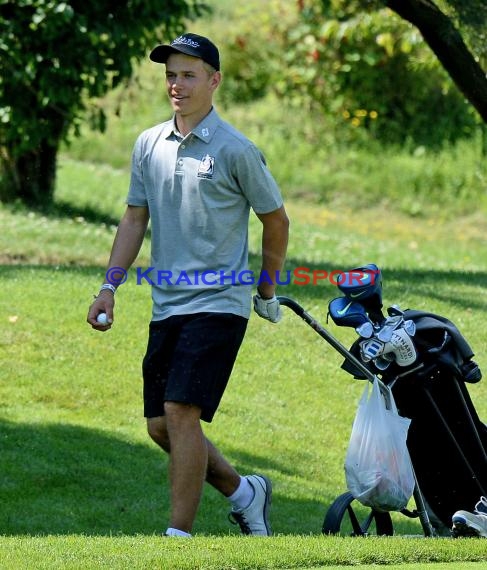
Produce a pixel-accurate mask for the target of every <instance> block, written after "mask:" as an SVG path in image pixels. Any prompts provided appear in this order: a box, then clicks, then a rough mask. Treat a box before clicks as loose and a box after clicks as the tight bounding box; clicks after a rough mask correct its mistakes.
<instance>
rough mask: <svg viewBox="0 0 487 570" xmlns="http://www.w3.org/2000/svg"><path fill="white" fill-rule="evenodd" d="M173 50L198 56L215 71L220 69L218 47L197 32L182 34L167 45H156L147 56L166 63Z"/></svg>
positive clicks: (157, 61)
mask: <svg viewBox="0 0 487 570" xmlns="http://www.w3.org/2000/svg"><path fill="white" fill-rule="evenodd" d="M175 52H180V53H185V54H186V55H192V56H193V57H199V58H200V59H202V60H203V61H204V62H206V63H208V64H209V65H211V67H213V68H214V69H216V70H217V71H219V70H220V54H219V53H218V48H217V47H216V45H215V44H214V43H213V42H211V41H210V40H209V39H208V38H205V37H204V36H199V35H198V34H183V35H182V36H179V37H178V38H176V39H175V40H173V41H172V42H171V43H170V44H168V45H160V46H157V47H155V48H154V49H153V50H152V51H151V53H150V55H149V57H150V59H151V60H152V61H155V62H156V63H166V61H167V58H168V57H169V56H170V55H171V54H172V53H175Z"/></svg>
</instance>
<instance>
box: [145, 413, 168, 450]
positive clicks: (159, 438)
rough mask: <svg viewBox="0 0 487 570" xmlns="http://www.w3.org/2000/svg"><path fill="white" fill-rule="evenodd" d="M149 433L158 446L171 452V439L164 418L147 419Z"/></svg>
mask: <svg viewBox="0 0 487 570" xmlns="http://www.w3.org/2000/svg"><path fill="white" fill-rule="evenodd" d="M147 433H148V434H149V436H150V438H151V439H152V440H153V441H155V442H156V443H157V445H159V446H160V447H162V448H163V449H164V450H166V451H169V437H168V435H167V428H166V420H165V418H164V417H163V416H161V417H157V418H148V419H147Z"/></svg>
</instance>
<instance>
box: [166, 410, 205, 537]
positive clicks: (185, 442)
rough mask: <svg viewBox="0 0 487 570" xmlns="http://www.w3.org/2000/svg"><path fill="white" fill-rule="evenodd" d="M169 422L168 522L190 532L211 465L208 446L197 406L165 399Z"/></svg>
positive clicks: (167, 424)
mask: <svg viewBox="0 0 487 570" xmlns="http://www.w3.org/2000/svg"><path fill="white" fill-rule="evenodd" d="M165 411H166V426H167V432H168V436H169V441H170V446H171V453H170V455H169V458H170V459H169V479H170V484H171V514H170V519H169V526H170V527H172V528H177V529H179V530H183V531H185V532H188V533H190V532H191V529H192V527H193V523H194V519H195V517H196V512H197V510H198V506H199V503H200V500H201V493H202V490H203V484H204V482H205V478H206V471H207V465H208V448H207V445H206V439H205V436H204V435H203V431H202V429H201V424H200V415H201V410H200V409H199V408H197V407H195V406H188V405H185V404H178V403H175V402H166V404H165Z"/></svg>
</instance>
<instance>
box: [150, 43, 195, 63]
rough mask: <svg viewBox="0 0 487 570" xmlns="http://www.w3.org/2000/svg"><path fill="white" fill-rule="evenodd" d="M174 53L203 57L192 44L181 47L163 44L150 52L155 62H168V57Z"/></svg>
mask: <svg viewBox="0 0 487 570" xmlns="http://www.w3.org/2000/svg"><path fill="white" fill-rule="evenodd" d="M172 53H184V54H186V55H191V56H193V57H198V58H201V56H200V55H198V54H197V53H195V52H194V51H193V50H192V49H191V47H190V46H181V48H180V47H179V46H178V47H177V48H175V47H174V46H170V45H162V46H157V47H155V48H154V49H153V50H152V51H151V52H150V55H149V58H150V59H151V60H152V61H154V62H155V63H166V62H167V58H168V57H169V56H170V55H171V54H172Z"/></svg>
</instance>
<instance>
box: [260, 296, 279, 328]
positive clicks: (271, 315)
mask: <svg viewBox="0 0 487 570" xmlns="http://www.w3.org/2000/svg"><path fill="white" fill-rule="evenodd" d="M254 311H255V312H256V313H257V314H258V315H259V317H262V318H263V319H266V320H268V321H271V323H278V322H279V321H280V320H281V318H282V311H281V306H280V304H279V301H278V300H277V297H276V296H275V295H274V296H273V297H271V298H270V299H263V298H262V297H261V296H260V295H259V293H256V294H255V295H254Z"/></svg>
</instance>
